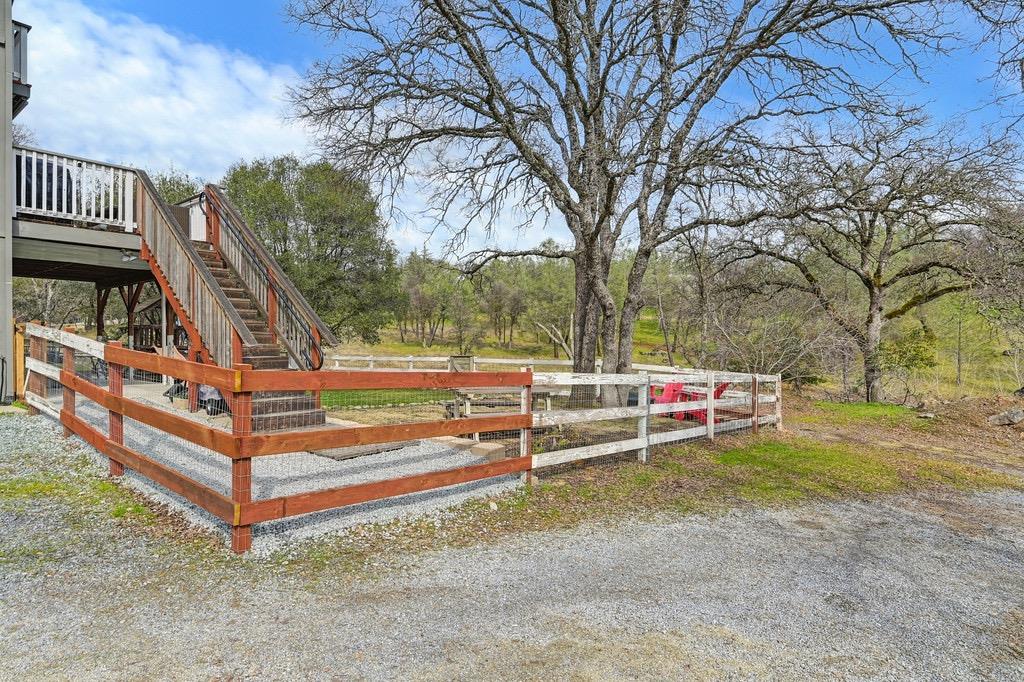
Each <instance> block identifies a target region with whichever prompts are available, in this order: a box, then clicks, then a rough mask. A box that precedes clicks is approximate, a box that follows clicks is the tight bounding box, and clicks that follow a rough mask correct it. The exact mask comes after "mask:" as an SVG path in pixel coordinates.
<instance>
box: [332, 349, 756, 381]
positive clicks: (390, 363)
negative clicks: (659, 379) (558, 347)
mask: <svg viewBox="0 0 1024 682" xmlns="http://www.w3.org/2000/svg"><path fill="white" fill-rule="evenodd" d="M467 360H468V366H467V367H466V369H468V370H470V371H483V372H486V371H489V370H492V369H498V370H503V369H505V368H506V367H516V368H519V367H527V368H529V369H530V370H532V371H537V370H538V369H546V368H550V369H553V370H556V371H566V370H565V369H563V368H568V367H572V360H558V359H555V358H490V357H483V356H476V355H474V356H471V357H469V358H467ZM451 361H452V356H449V355H343V354H337V353H335V354H331V355H328V356H327V360H326V361H325V362H324V368H325V369H386V370H396V369H404V370H408V371H413V370H417V371H421V370H430V369H448V368H449V366H450V364H451ZM602 366H603V363H602V361H601V359H600V358H598V359H597V362H596V371H597V372H600V371H601V369H602ZM633 369H634V370H636V371H641V370H644V371H650V372H662V373H684V374H685V373H688V372H689V373H695V374H702V373H703V371H704V370H699V369H692V368H687V367H671V366H668V365H652V364H644V363H633ZM744 376H747V375H744ZM762 376H765V377H766V378H768V379H771V377H773V376H774V375H762Z"/></svg>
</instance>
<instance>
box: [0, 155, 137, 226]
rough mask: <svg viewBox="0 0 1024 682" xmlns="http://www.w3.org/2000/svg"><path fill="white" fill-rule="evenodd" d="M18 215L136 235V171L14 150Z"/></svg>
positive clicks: (84, 160) (74, 158) (71, 158)
mask: <svg viewBox="0 0 1024 682" xmlns="http://www.w3.org/2000/svg"><path fill="white" fill-rule="evenodd" d="M12 175H13V177H14V202H15V210H16V212H17V213H23V214H27V215H38V216H44V217H47V218H58V219H64V220H71V221H74V222H80V223H86V224H88V225H108V226H112V227H119V228H122V229H124V230H125V231H126V232H133V231H135V227H136V226H135V170H134V169H132V168H128V167H127V166H118V165H115V164H109V163H99V162H96V161H90V160H89V159H83V158H81V157H77V156H71V155H68V154H56V153H54V152H48V151H44V150H42V149H33V148H31V147H15V148H14V173H13V174H12Z"/></svg>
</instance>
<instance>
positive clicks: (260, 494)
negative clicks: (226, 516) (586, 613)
mask: <svg viewBox="0 0 1024 682" xmlns="http://www.w3.org/2000/svg"><path fill="white" fill-rule="evenodd" d="M160 407H164V406H163V405H161V406H160ZM75 412H76V414H77V415H78V416H79V417H81V418H82V419H83V420H85V421H86V422H87V423H89V424H91V425H92V426H94V427H96V428H98V429H101V430H103V431H106V429H107V411H106V410H105V409H103V408H101V407H99V406H98V405H97V404H96V403H93V402H92V401H89V400H85V399H83V398H81V396H79V399H78V400H77V401H76V404H75ZM49 428H51V429H53V430H54V432H57V431H59V429H58V427H56V426H50V427H49ZM124 432H125V434H124V435H125V445H127V446H128V447H130V448H133V449H135V450H137V451H139V452H143V453H145V454H146V455H148V456H149V457H152V458H153V459H156V460H157V461H160V462H163V463H164V464H167V465H168V466H172V467H174V468H175V469H177V470H178V471H181V472H182V473H184V474H186V475H187V476H189V477H190V478H192V479H193V480H195V481H198V482H200V483H202V484H204V485H207V486H209V487H211V488H213V489H214V490H217V491H219V492H221V493H223V494H225V495H230V494H231V460H229V459H228V458H227V457H224V456H223V455H221V454H219V453H217V452H214V451H212V450H208V449H206V448H203V447H199V446H197V445H195V444H192V443H188V442H186V441H184V440H182V439H180V438H177V437H175V436H171V435H168V434H166V433H163V432H161V431H159V430H157V429H154V428H151V427H149V426H146V425H145V424H142V423H141V422H137V421H135V420H132V419H126V420H125V423H124ZM83 445H84V444H83ZM88 450H90V452H91V453H92V455H93V456H94V457H95V458H96V459H97V461H98V462H100V463H101V464H103V463H105V461H106V460H105V458H103V457H102V456H101V455H100V454H99V453H97V452H95V451H94V450H92V449H91V448H88ZM484 461H486V459H484V458H483V457H480V456H478V455H474V454H472V453H470V452H469V451H465V450H456V449H453V448H451V447H448V446H445V445H442V444H440V443H437V442H433V441H430V440H424V441H419V442H418V444H416V445H412V446H409V447H404V448H401V449H398V450H392V451H389V452H383V453H381V454H379V455H368V456H365V457H359V458H356V459H351V460H343V461H337V460H334V459H330V458H328V457H321V456H319V455H314V454H312V453H308V452H302V453H290V454H286V455H278V456H272V457H257V458H255V459H254V460H253V467H252V475H253V478H252V493H253V499H254V500H262V499H269V498H272V497H279V496H282V495H291V494H295V493H303V492H309V491H313V490H323V489H326V488H333V487H339V486H344V485H351V484H354V483H364V482H369V481H379V480H383V479H387V478H396V477H399V476H409V475H412V474H420V473H425V472H429V471H441V470H444V469H454V468H456V467H460V466H466V465H469V464H478V463H480V462H484ZM126 484H127V485H129V486H131V487H132V488H134V489H135V490H138V491H139V492H141V493H143V494H144V495H146V496H148V497H150V498H152V499H153V500H156V501H157V502H160V503H161V504H165V505H167V506H168V507H170V508H172V509H173V510H174V511H176V512H179V513H181V514H182V515H184V516H185V517H186V518H187V519H188V520H189V521H190V522H192V523H194V524H196V525H198V526H200V527H202V528H205V529H207V530H210V531H213V532H215V533H218V534H219V535H221V536H223V537H224V539H225V542H227V541H228V540H229V537H230V528H229V527H228V525H227V524H225V523H223V522H222V521H221V520H220V519H218V518H216V517H214V516H213V515H211V514H209V513H208V512H206V511H205V510H203V509H201V508H200V507H197V506H196V505H194V504H192V503H190V502H189V501H188V500H186V499H184V498H182V497H180V496H179V495H175V494H173V493H171V492H169V491H168V490H166V489H165V488H163V487H162V486H158V485H156V484H154V483H152V482H150V481H149V480H148V479H146V478H144V477H141V476H138V475H135V474H133V473H131V472H129V473H128V475H127V476H126ZM520 485H522V484H521V481H520V478H519V477H518V476H498V477H495V478H490V479H485V480H482V481H473V482H470V483H464V484H461V485H456V486H450V487H448V488H442V489H437V490H428V491H425V492H422V493H416V494H412V495H405V496H402V497H400V498H392V499H386V500H376V501H373V502H367V503H365V504H359V505H353V506H350V507H344V508H341V509H334V510H330V511H326V512H321V513H318V514H307V515H305V516H300V517H294V518H288V519H281V520H280V521H274V522H270V523H261V524H257V525H255V526H254V527H253V546H252V548H253V551H254V552H256V553H257V554H260V555H266V554H269V553H270V552H273V551H275V550H278V549H280V548H282V547H284V546H286V545H287V544H289V543H291V542H295V541H298V540H304V539H307V538H310V537H316V536H318V535H325V534H329V533H335V532H337V531H341V530H344V529H346V528H349V527H351V526H354V525H358V524H363V523H371V522H387V521H392V520H396V519H403V520H408V519H411V518H416V517H423V516H434V515H438V514H443V513H444V512H445V510H447V509H450V508H452V507H454V506H457V505H460V504H462V503H463V502H465V501H467V500H469V499H472V498H477V497H487V496H491V495H498V494H500V493H503V492H507V491H510V490H513V489H515V488H517V487H519V486H520Z"/></svg>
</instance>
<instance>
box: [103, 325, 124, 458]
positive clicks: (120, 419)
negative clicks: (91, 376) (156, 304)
mask: <svg viewBox="0 0 1024 682" xmlns="http://www.w3.org/2000/svg"><path fill="white" fill-rule="evenodd" d="M110 345H111V346H115V347H118V348H120V347H121V345H122V344H121V342H120V341H111V342H110ZM107 389H108V390H109V391H110V395H113V396H117V397H118V398H120V397H122V396H123V395H124V365H117V364H114V363H107ZM107 437H108V438H110V441H111V442H112V443H117V444H118V445H124V415H122V414H121V413H120V412H114V411H113V410H108V411H107ZM108 461H109V462H110V470H109V474H110V475H111V476H123V475H124V464H121V462H118V461H115V460H113V459H110V458H108Z"/></svg>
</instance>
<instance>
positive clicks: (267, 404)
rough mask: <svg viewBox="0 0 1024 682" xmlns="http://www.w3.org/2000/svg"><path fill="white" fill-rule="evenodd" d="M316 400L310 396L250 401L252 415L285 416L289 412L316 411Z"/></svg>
mask: <svg viewBox="0 0 1024 682" xmlns="http://www.w3.org/2000/svg"><path fill="white" fill-rule="evenodd" d="M316 409H317V406H316V400H315V399H314V398H313V396H311V395H302V396H291V397H288V396H285V397H274V398H254V399H253V401H252V413H253V415H265V414H266V415H269V414H287V413H289V412H309V411H311V410H316Z"/></svg>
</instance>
